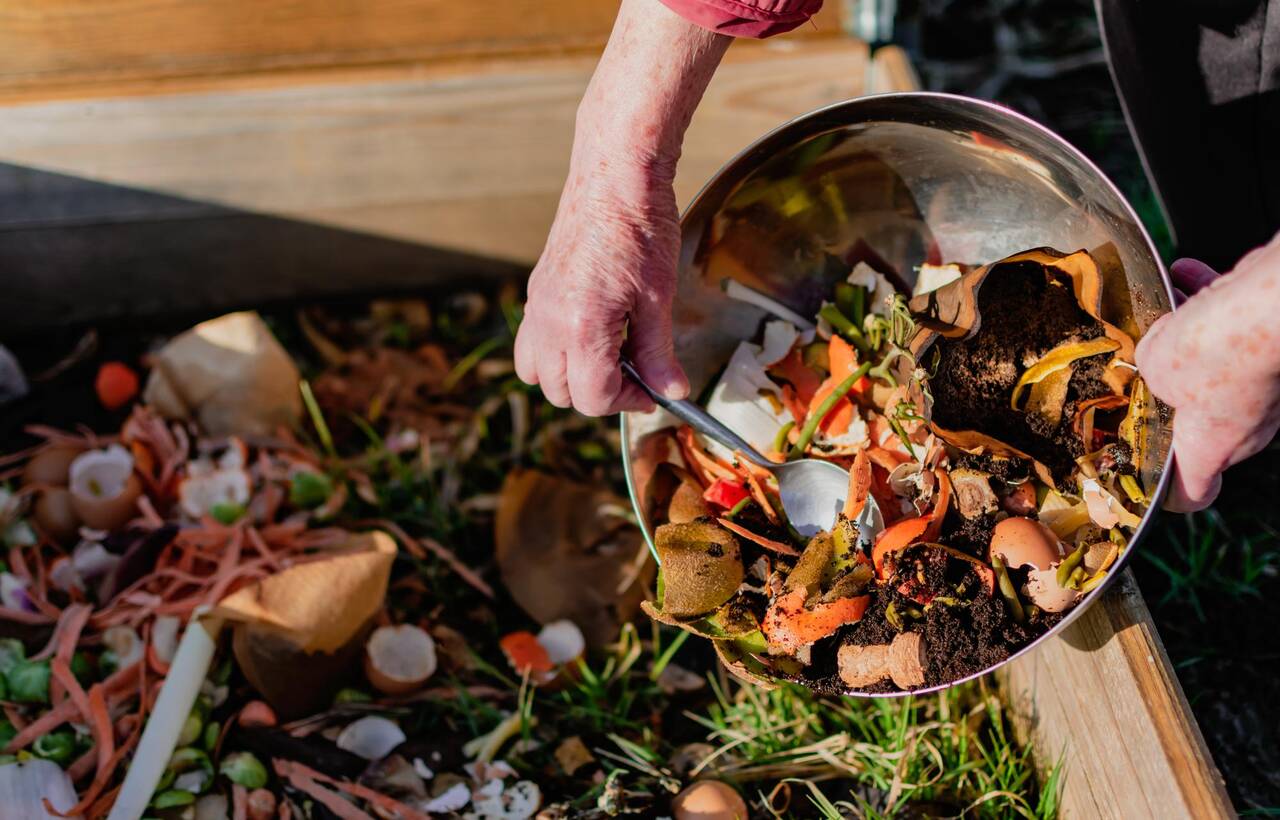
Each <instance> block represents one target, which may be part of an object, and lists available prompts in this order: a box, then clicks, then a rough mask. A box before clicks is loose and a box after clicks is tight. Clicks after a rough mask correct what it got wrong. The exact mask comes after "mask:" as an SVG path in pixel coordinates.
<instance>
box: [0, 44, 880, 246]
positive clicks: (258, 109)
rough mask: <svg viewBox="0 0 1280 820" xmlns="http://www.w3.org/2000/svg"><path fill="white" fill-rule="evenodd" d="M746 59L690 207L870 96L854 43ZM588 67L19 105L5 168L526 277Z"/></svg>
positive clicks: (717, 109)
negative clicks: (826, 117) (765, 138)
mask: <svg viewBox="0 0 1280 820" xmlns="http://www.w3.org/2000/svg"><path fill="white" fill-rule="evenodd" d="M741 46H742V47H741V48H739V47H738V46H735V48H734V49H732V50H731V55H732V56H731V57H730V59H729V60H728V61H727V62H726V64H725V66H724V67H723V69H722V70H721V71H720V72H719V73H718V74H717V75H716V77H715V79H714V80H713V81H712V83H711V87H710V88H709V89H708V92H707V95H706V98H705V100H704V103H703V104H702V106H700V107H699V109H698V111H697V114H696V115H695V117H694V120H693V123H692V125H691V127H690V129H689V132H688V137H687V139H686V142H685V149H684V156H683V158H682V159H681V162H680V167H679V175H678V178H677V191H678V193H679V195H680V198H681V200H682V201H687V200H688V199H689V198H690V197H691V196H692V195H693V193H695V192H696V191H697V190H698V189H699V188H700V187H701V186H702V184H703V183H704V182H706V181H707V179H709V178H710V177H711V175H712V174H713V173H714V172H715V171H716V170H717V169H718V168H719V167H720V166H721V165H722V164H723V163H724V162H725V161H726V160H728V159H729V158H730V157H732V156H733V155H734V154H735V153H736V152H737V151H739V150H741V149H742V148H744V147H745V146H746V145H748V144H749V143H750V142H751V141H752V140H754V139H755V138H756V137H758V136H760V135H761V134H763V133H765V132H766V131H768V130H769V129H771V128H773V127H774V126H776V125H777V124H779V123H781V122H784V121H785V120H787V119H789V118H791V117H794V116H796V115H797V114H800V113H802V112H804V111H807V110H809V109H811V108H814V107H817V106H819V105H823V104H826V103H830V102H834V101H837V100H840V99H844V98H847V97H850V96H853V95H856V94H858V93H860V92H861V91H862V89H863V85H862V84H863V72H864V67H865V61H866V48H865V46H863V45H862V44H861V43H857V42H855V41H851V40H843V39H841V40H835V41H822V42H817V41H809V42H806V43H804V44H802V45H797V44H782V45H755V44H748V43H744V44H741ZM594 64H595V60H594V58H591V57H568V58H546V59H537V60H523V61H514V62H506V63H496V64H490V65H487V66H486V68H485V70H483V71H474V72H461V71H459V70H457V69H456V68H452V67H451V68H447V69H439V70H436V71H432V72H426V73H421V72H416V71H415V72H412V73H400V74H398V75H396V76H394V77H388V78H383V79H379V80H376V81H371V82H362V83H341V84H317V85H302V86H294V87H289V88H277V89H266V90H243V91H217V92H208V93H198V94H173V95H160V96H148V97H139V98H116V99H105V100H93V101H80V100H76V101H62V102H52V103H42V104H31V105H17V106H10V107H7V108H0V161H2V162H8V163H13V164H17V165H24V166H29V167H33V168H37V169H40V170H46V171H54V172H58V173H62V174H67V175H72V176H76V177H80V178H83V179H87V180H91V181H95V182H104V183H109V184H112V185H117V186H127V187H132V188H141V189H144V190H147V191H151V192H156V193H163V194H168V195H172V196H177V197H182V198H186V199H193V200H198V201H201V202H206V203H212V204H216V205H220V206H224V207H229V208H235V209H239V210H245V211H251V212H256V213H267V214H272V215H275V216H281V217H287V218H291V219H297V220H303V221H307V222H312V223H315V224H321V225H328V226H332V227H338V228H344V229H348V230H355V231H364V232H368V233H371V234H374V235H378V236H383V237H391V238H395V239H401V240H407V241H414V242H419V243H423V244H427V245H431V246H434V247H439V248H445V249H449V250H453V251H461V252H467V253H474V254H480V255H484V256H489V257H493V258H497V259H504V260H508V261H513V262H518V263H521V264H531V263H532V262H533V261H534V260H536V259H537V256H538V254H539V252H540V251H541V249H542V243H543V241H544V239H545V237H546V232H547V228H548V227H549V226H550V223H551V217H552V215H553V214H554V211H555V205H556V202H557V200H558V198H559V191H560V187H561V185H562V184H563V182H564V176H565V172H566V169H567V167H568V157H569V148H570V145H571V142H572V136H573V129H572V125H573V115H574V111H575V109H576V107H577V104H578V100H579V98H580V96H581V94H582V91H583V89H584V88H585V86H586V83H587V80H588V78H589V77H590V75H591V71H592V69H593V67H594Z"/></svg>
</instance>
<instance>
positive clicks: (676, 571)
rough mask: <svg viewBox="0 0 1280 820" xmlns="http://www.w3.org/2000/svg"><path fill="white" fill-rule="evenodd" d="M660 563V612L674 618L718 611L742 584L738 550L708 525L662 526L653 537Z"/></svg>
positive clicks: (726, 536)
mask: <svg viewBox="0 0 1280 820" xmlns="http://www.w3.org/2000/svg"><path fill="white" fill-rule="evenodd" d="M654 541H655V546H657V548H658V559H659V561H660V562H661V563H662V577H663V594H662V610H663V612H665V613H666V614H668V615H671V616H673V617H677V618H689V617H693V616H696V615H703V614H705V613H707V612H711V611H712V610H714V609H716V608H718V607H719V606H720V605H721V604H723V603H725V602H726V601H728V600H729V599H730V598H732V597H733V594H734V593H735V592H737V590H738V587H739V585H741V584H742V579H743V577H744V572H743V568H742V550H741V548H740V547H739V545H738V539H737V538H736V537H735V536H734V535H733V533H731V532H729V531H728V530H726V529H724V528H723V527H721V526H719V525H718V524H716V523H714V522H712V521H709V520H701V521H690V522H688V523H684V524H663V525H662V526H661V527H658V529H657V531H656V532H655V533H654Z"/></svg>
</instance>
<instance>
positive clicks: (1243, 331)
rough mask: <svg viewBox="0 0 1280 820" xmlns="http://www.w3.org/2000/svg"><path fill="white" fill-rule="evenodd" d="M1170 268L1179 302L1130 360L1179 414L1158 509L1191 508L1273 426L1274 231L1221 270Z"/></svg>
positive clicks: (1277, 366) (1278, 393)
mask: <svg viewBox="0 0 1280 820" xmlns="http://www.w3.org/2000/svg"><path fill="white" fill-rule="evenodd" d="M1171 272H1172V274H1173V279H1174V283H1175V284H1176V285H1177V286H1178V289H1179V290H1180V291H1182V293H1183V294H1186V295H1187V299H1186V301H1185V302H1184V303H1183V304H1182V306H1181V307H1179V308H1178V309H1177V310H1176V311H1175V312H1174V313H1172V314H1170V315H1167V316H1164V317H1162V318H1161V319H1160V320H1159V321H1157V322H1156V323H1155V324H1154V325H1152V327H1151V329H1150V330H1148V331H1147V334H1146V335H1145V336H1144V337H1143V338H1142V340H1141V341H1140V342H1139V343H1138V349H1137V360H1138V368H1139V369H1140V370H1141V371H1142V376H1143V378H1144V379H1145V380H1146V382H1147V385H1148V386H1149V387H1150V388H1151V391H1152V392H1153V393H1155V395H1156V396H1158V397H1160V398H1161V399H1162V400H1163V401H1165V402H1166V403H1167V404H1169V405H1171V406H1172V407H1174V408H1175V409H1176V411H1177V415H1176V418H1175V420H1174V424H1173V452H1174V478H1173V484H1172V487H1171V490H1170V493H1169V497H1168V499H1167V500H1166V502H1165V507H1166V508H1167V509H1170V510H1172V511H1174V512H1192V511H1194V510H1200V509H1203V508H1205V507H1207V506H1208V505H1209V504H1211V503H1212V502H1213V500H1214V498H1216V497H1217V495H1218V491H1219V490H1220V489H1221V487H1222V472H1223V471H1224V470H1226V469H1227V468H1228V467H1230V466H1231V465H1233V464H1236V463H1238V462H1240V461H1243V460H1244V459H1246V458H1248V457H1249V456H1251V455H1253V454H1254V453H1257V452H1258V451H1260V450H1261V449H1262V448H1264V447H1265V446H1267V443H1268V442H1270V441H1271V439H1272V437H1273V436H1275V434H1276V429H1277V427H1278V426H1280V322H1277V321H1276V314H1277V312H1280V234H1277V236H1276V237H1275V238H1274V239H1272V240H1271V242H1270V243H1268V244H1267V245H1265V246H1263V247H1261V248H1257V249H1255V250H1254V251H1252V252H1250V253H1249V254H1248V255H1246V256H1245V257H1244V258H1242V259H1241V260H1240V261H1239V262H1238V263H1237V264H1236V266H1235V268H1233V269H1232V270H1231V271H1230V272H1229V273H1226V274H1222V275H1219V274H1218V273H1217V272H1215V271H1214V270H1213V269H1211V268H1210V267H1209V266H1208V265H1205V264H1204V263H1203V262H1199V261H1197V260H1194V259H1179V260H1178V261H1177V262H1174V263H1173V265H1172V266H1171Z"/></svg>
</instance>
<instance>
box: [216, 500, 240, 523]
mask: <svg viewBox="0 0 1280 820" xmlns="http://www.w3.org/2000/svg"><path fill="white" fill-rule="evenodd" d="M245 512H246V510H245V506H244V505H243V504H237V503H236V502H234V501H219V502H218V503H217V504H214V505H213V506H212V507H210V508H209V515H210V516H212V517H213V520H214V521H217V522H218V523H219V524H225V525H227V526H228V527H229V526H231V525H232V524H234V523H236V522H237V521H239V520H240V519H241V518H242V517H243V516H244V514H245Z"/></svg>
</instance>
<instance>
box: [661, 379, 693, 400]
mask: <svg viewBox="0 0 1280 820" xmlns="http://www.w3.org/2000/svg"><path fill="white" fill-rule="evenodd" d="M658 392H660V393H662V395H663V396H666V397H667V398H668V399H671V400H672V401H678V400H680V399H684V398H688V396H689V382H687V381H685V379H684V378H683V377H682V376H669V377H668V378H667V383H666V384H665V385H664V386H663V387H662V388H661V389H660V390H659V391H658Z"/></svg>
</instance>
